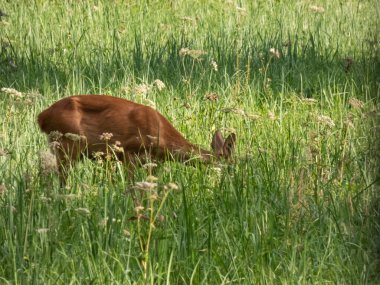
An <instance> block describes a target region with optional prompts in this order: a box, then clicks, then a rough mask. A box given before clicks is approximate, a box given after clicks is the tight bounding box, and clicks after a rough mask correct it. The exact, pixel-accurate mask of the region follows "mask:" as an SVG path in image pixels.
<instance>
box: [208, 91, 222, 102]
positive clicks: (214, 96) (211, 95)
mask: <svg viewBox="0 0 380 285" xmlns="http://www.w3.org/2000/svg"><path fill="white" fill-rule="evenodd" d="M218 98H219V96H218V94H217V93H215V92H208V93H206V94H205V99H207V100H210V101H217V100H218Z"/></svg>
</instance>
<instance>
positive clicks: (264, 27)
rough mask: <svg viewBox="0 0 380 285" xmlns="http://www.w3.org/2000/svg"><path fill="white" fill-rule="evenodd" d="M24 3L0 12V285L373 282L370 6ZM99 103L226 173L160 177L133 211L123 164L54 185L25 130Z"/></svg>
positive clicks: (204, 169) (36, 140) (35, 132)
mask: <svg viewBox="0 0 380 285" xmlns="http://www.w3.org/2000/svg"><path fill="white" fill-rule="evenodd" d="M33 2H34V3H29V2H28V3H27V2H25V1H16V2H15V3H14V2H7V1H2V0H0V7H1V9H2V10H4V12H6V13H7V14H9V16H8V17H3V18H2V21H1V22H0V27H1V29H0V40H1V49H0V87H1V88H14V89H16V90H18V91H20V92H21V93H22V96H21V97H20V96H17V94H13V95H12V94H9V93H7V92H0V110H1V116H0V190H1V193H0V228H1V229H2V230H1V231H0V284H89V283H92V284H132V283H134V284H146V283H150V284H325V283H330V284H376V283H377V282H380V275H379V273H378V272H379V271H380V265H379V264H380V263H379V259H380V257H379V246H378V245H379V240H380V234H379V209H380V207H379V200H378V199H379V197H378V194H377V190H378V185H379V184H378V180H376V179H378V173H379V171H378V170H379V169H378V164H376V162H377V160H378V157H379V152H378V149H379V143H378V141H379V140H378V139H379V138H378V122H379V110H378V105H379V72H380V68H379V40H378V31H379V21H378V18H379V14H380V13H379V12H380V10H379V8H378V7H379V6H378V4H377V1H364V2H363V1H345V2H344V1H343V2H341V3H339V2H338V1H319V2H318V3H319V4H318V5H320V6H322V7H324V11H323V12H314V11H313V8H312V7H311V6H312V5H313V3H310V2H309V1H239V2H238V3H234V1H226V2H223V1H216V0H212V1H186V0H182V1H112V3H111V1H37V0H36V1H33ZM205 2H206V3H205ZM230 2H231V3H230ZM237 7H238V8H237ZM239 7H240V8H242V9H240V8H239ZM182 48H189V49H191V50H202V51H205V52H207V54H203V55H201V56H200V57H199V58H197V57H196V56H194V54H193V56H191V55H186V56H181V55H180V50H181V49H182ZM271 48H275V49H277V50H278V51H279V52H280V57H279V58H277V57H276V56H275V55H274V54H272V53H271V52H270V49H271ZM193 53H194V52H193ZM213 61H215V62H216V63H217V66H218V68H217V71H216V70H214V69H213V67H212V62H213ZM156 79H160V80H162V81H163V82H164V83H165V85H166V88H165V89H163V90H158V88H156V87H153V86H152V84H153V82H154V80H156ZM142 84H145V85H146V86H150V87H152V88H151V90H150V91H149V92H148V94H147V95H141V94H138V92H136V91H137V89H138V88H139V86H140V88H141V85H142ZM100 93H106V94H110V95H114V96H119V97H123V98H127V99H131V100H133V101H136V102H141V103H144V104H147V103H149V104H152V103H154V104H155V105H156V108H157V109H158V110H159V111H160V112H161V113H162V114H164V115H165V116H166V117H167V118H168V119H169V120H170V121H171V122H172V123H173V125H174V126H175V127H176V128H177V129H178V130H180V131H181V132H182V133H183V134H184V135H185V136H186V137H187V138H189V139H190V140H191V141H192V142H194V143H197V144H199V145H202V146H205V147H206V148H207V147H208V145H209V144H210V141H211V136H212V133H213V131H215V130H216V129H219V128H221V129H222V130H223V131H224V133H225V134H227V133H228V132H229V131H231V130H232V129H233V130H235V131H236V134H237V137H238V143H237V150H236V152H237V153H236V156H235V159H234V162H233V163H226V162H223V161H221V162H220V163H217V164H215V165H202V164H198V163H195V165H192V166H185V165H183V164H181V163H179V162H164V163H158V164H159V165H158V167H157V168H156V169H155V170H154V172H153V175H154V176H156V177H157V178H158V180H157V187H156V188H155V189H154V190H152V191H142V194H141V195H142V197H143V205H144V207H145V209H143V210H140V212H138V211H137V209H135V206H134V203H133V199H132V197H133V196H132V194H131V189H132V188H133V183H134V182H132V181H128V179H127V173H126V172H127V171H126V169H125V168H124V167H123V165H122V164H120V163H116V162H112V163H111V162H107V161H90V160H85V161H84V162H83V163H79V164H78V165H76V166H75V168H74V169H72V170H71V172H70V177H69V184H68V187H66V189H61V188H60V187H59V182H58V178H57V175H56V173H54V172H51V171H50V170H51V166H50V165H49V163H50V162H51V160H49V159H50V158H49V156H47V155H46V153H45V152H46V151H47V150H48V144H47V140H46V136H45V135H43V134H42V133H41V132H40V130H39V129H38V126H37V123H36V116H37V115H38V113H39V112H41V111H42V110H43V109H45V108H46V107H48V106H49V105H50V104H51V103H53V102H54V101H56V100H57V99H59V98H62V97H65V96H69V95H72V94H100ZM210 93H215V94H217V100H215V101H212V100H207V99H205V96H206V95H207V94H210ZM150 174H151V173H150V170H149V169H146V168H141V169H139V170H138V171H137V172H136V173H135V177H134V180H135V181H145V180H146V179H147V177H148V176H149V175H150ZM170 182H172V183H175V184H176V185H178V186H179V190H175V189H167V188H168V187H167V185H168V183H170ZM165 186H166V187H165ZM139 213H142V214H144V215H145V216H147V217H148V219H149V221H145V220H141V219H140V220H133V219H132V220H131V218H133V217H136V216H137V215H138V214H139Z"/></svg>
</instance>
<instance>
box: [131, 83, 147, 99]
mask: <svg viewBox="0 0 380 285" xmlns="http://www.w3.org/2000/svg"><path fill="white" fill-rule="evenodd" d="M149 90H150V87H149V86H148V85H146V84H139V85H137V86H136V87H135V90H134V91H135V92H134V93H135V94H136V95H138V96H143V97H145V96H146V95H147V94H148V92H149Z"/></svg>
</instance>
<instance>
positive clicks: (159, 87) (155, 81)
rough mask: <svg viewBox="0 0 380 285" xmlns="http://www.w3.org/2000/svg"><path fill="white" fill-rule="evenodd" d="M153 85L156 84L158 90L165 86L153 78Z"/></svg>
mask: <svg viewBox="0 0 380 285" xmlns="http://www.w3.org/2000/svg"><path fill="white" fill-rule="evenodd" d="M153 86H156V87H157V89H158V91H161V90H162V89H164V88H165V87H166V86H165V83H164V82H162V81H161V80H160V79H156V80H154V82H153Z"/></svg>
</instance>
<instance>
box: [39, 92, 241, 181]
mask: <svg viewBox="0 0 380 285" xmlns="http://www.w3.org/2000/svg"><path fill="white" fill-rule="evenodd" d="M38 124H39V126H40V128H41V130H42V131H43V132H44V133H46V134H48V135H49V136H48V137H49V142H50V143H52V142H54V141H55V140H57V138H54V136H53V135H52V134H53V133H54V132H59V133H60V134H62V136H60V138H59V139H58V140H57V142H58V143H57V144H56V145H57V146H56V147H54V153H55V154H56V157H57V162H58V166H59V172H60V174H62V171H63V168H64V167H65V166H66V165H67V164H68V163H69V162H72V161H76V160H78V159H80V157H81V156H83V155H86V156H89V157H91V156H92V155H93V154H94V153H96V152H103V153H108V152H109V150H108V149H107V148H108V147H109V146H112V145H117V146H118V147H119V148H122V150H123V152H118V153H115V154H116V155H117V157H118V159H120V160H127V161H132V160H133V159H134V158H136V157H140V158H142V157H145V156H146V155H149V156H152V157H154V158H156V159H167V158H169V157H171V158H175V159H179V160H187V159H189V158H190V157H192V156H194V155H198V156H199V157H200V158H201V160H203V161H210V160H212V159H213V158H218V157H224V158H226V159H228V158H230V157H231V155H232V152H233V149H234V145H235V141H236V137H235V134H231V135H230V136H229V137H228V138H227V139H226V140H225V141H224V139H223V136H222V134H221V133H220V131H217V132H216V133H215V134H214V136H213V138H212V142H211V146H212V149H213V152H209V151H207V150H204V149H202V148H200V147H198V146H196V145H194V144H192V143H190V142H189V141H188V140H186V139H185V138H184V137H183V136H182V135H181V134H180V133H179V132H178V131H177V130H176V129H175V128H174V127H173V126H172V125H171V123H170V122H169V121H168V120H167V119H166V118H165V117H164V116H162V115H161V114H160V113H159V112H157V111H156V110H154V109H152V108H150V107H148V106H144V105H141V104H137V103H134V102H131V101H128V100H125V99H121V98H117V97H112V96H107V95H78V96H71V97H67V98H64V99H61V100H59V101H57V102H56V103H54V104H53V105H52V106H50V107H49V108H48V109H46V110H44V111H43V112H41V113H40V114H39V115H38ZM104 133H110V134H112V136H111V137H110V138H109V139H108V140H101V139H100V136H101V135H102V134H104ZM71 134H74V135H77V137H78V138H79V139H73V138H72V136H70V135H71ZM51 145H53V144H51Z"/></svg>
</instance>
